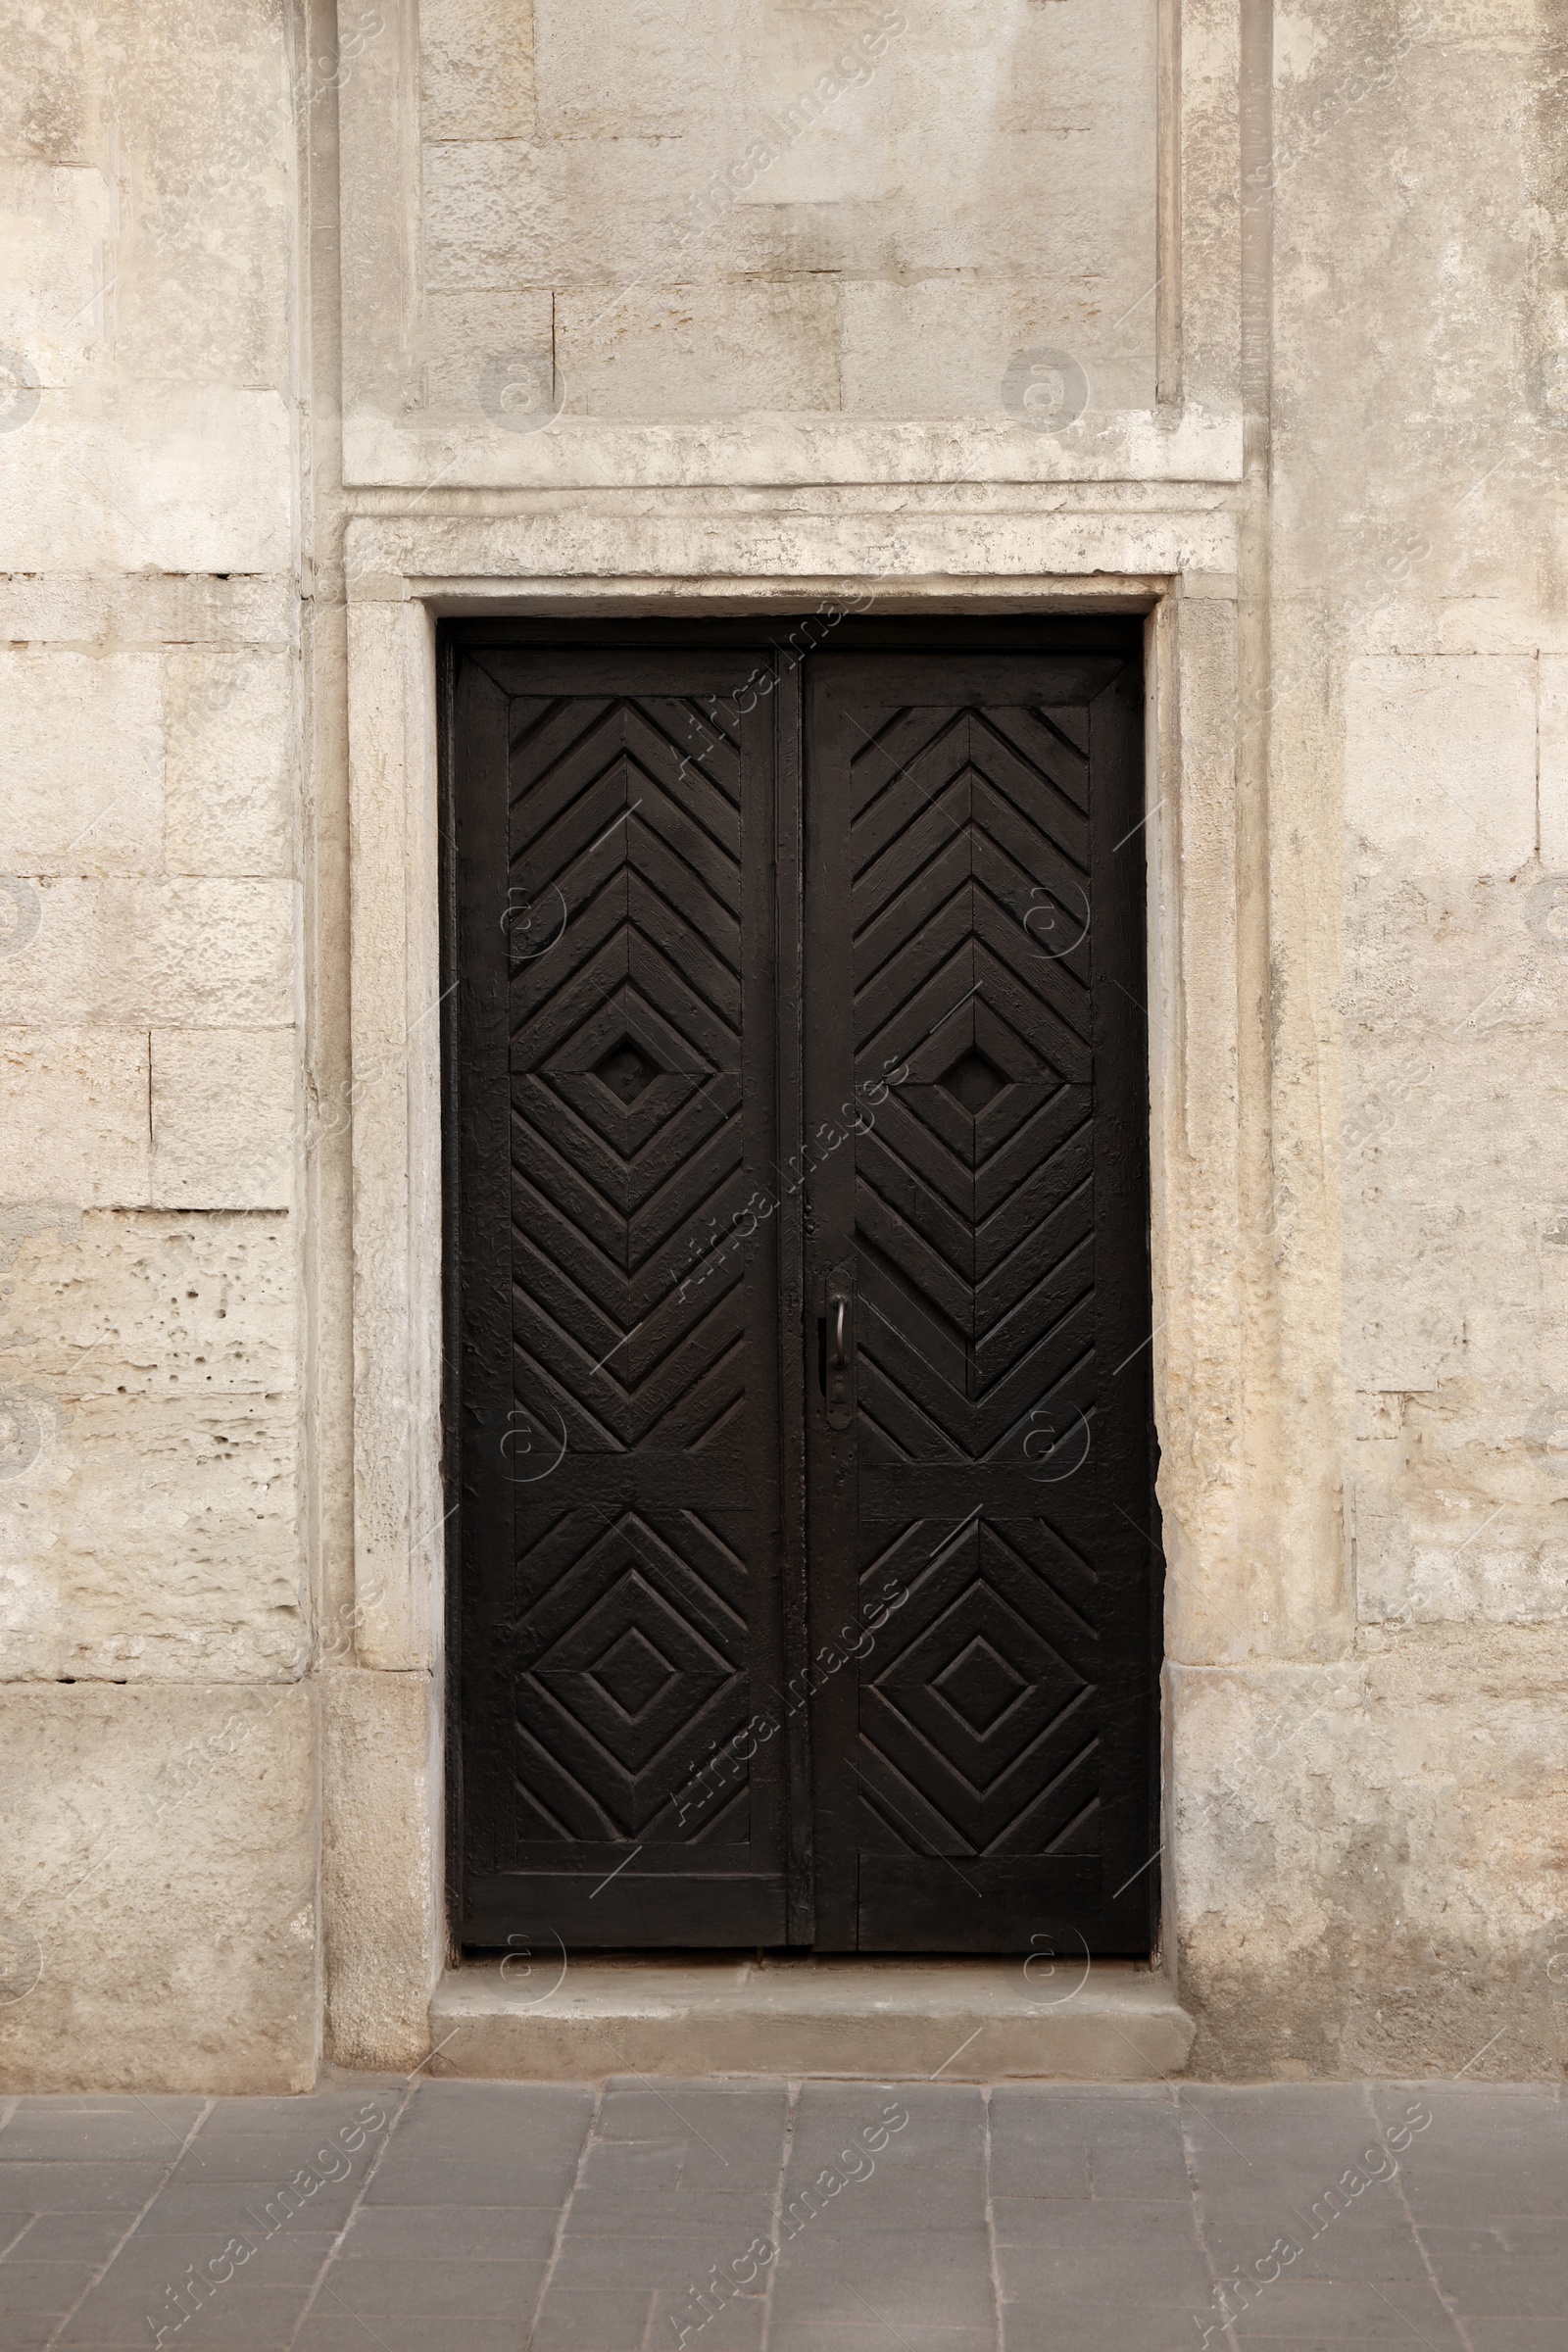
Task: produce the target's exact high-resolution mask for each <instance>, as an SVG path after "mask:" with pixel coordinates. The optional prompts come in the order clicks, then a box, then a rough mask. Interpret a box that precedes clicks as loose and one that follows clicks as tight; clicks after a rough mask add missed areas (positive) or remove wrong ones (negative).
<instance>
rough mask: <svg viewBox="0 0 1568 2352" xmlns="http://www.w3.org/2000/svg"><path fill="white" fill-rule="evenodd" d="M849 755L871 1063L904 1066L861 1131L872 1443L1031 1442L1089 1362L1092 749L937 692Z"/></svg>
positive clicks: (936, 1448)
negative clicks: (938, 706) (935, 700)
mask: <svg viewBox="0 0 1568 2352" xmlns="http://www.w3.org/2000/svg"><path fill="white" fill-rule="evenodd" d="M850 772H851V809H852V815H851V825H850V840H851V848H852V857H853V863H854V886H853V898H852V907H853V912H854V924H855V931H854V960H853V970H854V987H855V1051H856V1060H857V1068H858V1071H862V1072H865V1073H867V1074H869V1073H874V1072H875V1071H877V1070H880V1069H882V1068H884V1067H886V1066H889V1065H890V1063H896V1062H899V1061H903V1062H905V1063H907V1068H908V1077H907V1080H906V1081H905V1082H904V1083H903V1084H902V1085H900V1086H899V1087H897V1088H896V1089H893V1090H891V1091H890V1093H889V1095H888V1099H887V1102H886V1103H885V1105H884V1106H883V1107H882V1109H881V1110H880V1112H879V1114H878V1117H877V1120H876V1124H875V1127H874V1128H873V1129H872V1131H871V1132H870V1133H868V1134H865V1135H862V1136H861V1137H860V1138H859V1139H858V1146H857V1158H856V1217H857V1255H858V1281H859V1294H860V1370H859V1402H860V1409H861V1414H862V1419H863V1422H864V1435H865V1445H866V1448H867V1451H868V1457H869V1458H872V1459H884V1460H908V1461H930V1460H941V1459H945V1458H946V1459H965V1458H968V1459H975V1458H978V1459H986V1458H989V1457H991V1456H993V1455H998V1454H1001V1455H1004V1456H1006V1457H1008V1458H1010V1459H1012V1460H1014V1461H1017V1460H1019V1459H1020V1458H1024V1457H1023V1453H1022V1449H1023V1448H1024V1447H1025V1446H1031V1452H1030V1455H1029V1457H1028V1458H1030V1459H1035V1458H1038V1456H1039V1454H1040V1452H1041V1451H1042V1449H1043V1446H1042V1424H1041V1422H1040V1420H1039V1419H1038V1418H1036V1419H1034V1420H1031V1415H1037V1416H1038V1414H1039V1412H1040V1408H1041V1407H1042V1404H1043V1402H1044V1403H1047V1404H1048V1405H1049V1400H1050V1399H1052V1398H1053V1397H1056V1396H1057V1395H1058V1394H1063V1395H1076V1394H1078V1393H1080V1392H1081V1391H1082V1390H1083V1388H1084V1386H1085V1383H1086V1380H1087V1376H1088V1373H1089V1371H1090V1369H1091V1355H1092V1348H1091V1339H1090V1322H1091V1310H1092V1305H1093V1259H1092V1238H1093V1236H1092V1211H1093V1186H1092V1182H1091V1168H1092V1152H1093V1143H1094V1134H1093V1121H1092V1098H1091V1090H1090V1086H1089V1051H1088V1046H1089V984H1090V962H1089V959H1090V953H1091V938H1090V933H1089V926H1088V921H1087V916H1088V907H1089V899H1088V889H1089V844H1088V817H1087V805H1088V773H1087V760H1085V758H1084V756H1083V754H1082V753H1081V752H1079V751H1078V750H1077V749H1076V747H1075V746H1073V745H1072V744H1071V743H1070V742H1069V741H1067V739H1066V738H1065V737H1064V736H1062V735H1061V734H1060V733H1059V732H1057V731H1056V730H1054V728H1053V727H1051V726H1050V725H1049V723H1048V722H1047V721H1046V720H1045V719H1044V718H1043V717H1041V716H1040V715H1038V714H1036V713H1034V712H1031V711H1027V710H996V709H990V708H988V709H986V710H984V711H977V710H956V711H944V710H935V711H933V710H932V709H930V708H929V707H927V708H924V709H921V710H918V711H899V712H896V713H895V714H894V715H893V716H892V717H891V718H890V719H889V720H888V721H887V722H886V723H885V724H884V725H883V727H882V728H881V729H880V730H879V731H878V732H877V733H876V734H875V735H874V736H871V737H868V738H867V739H866V740H865V741H864V742H862V743H861V744H860V746H859V748H858V751H857V752H856V753H855V754H854V755H853V756H852V760H851V770H850ZM1067 1418H1068V1420H1069V1421H1071V1420H1072V1418H1073V1416H1072V1415H1071V1413H1070V1412H1069V1413H1068V1415H1067ZM1031 1440H1033V1444H1032V1445H1031ZM1044 1443H1045V1444H1047V1445H1049V1444H1050V1443H1051V1440H1049V1439H1047V1440H1045V1441H1044Z"/></svg>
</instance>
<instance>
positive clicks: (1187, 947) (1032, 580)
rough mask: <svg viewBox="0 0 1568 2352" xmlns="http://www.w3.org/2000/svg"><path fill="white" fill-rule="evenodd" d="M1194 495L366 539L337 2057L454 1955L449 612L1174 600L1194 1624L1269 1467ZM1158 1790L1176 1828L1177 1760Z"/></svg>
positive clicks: (1177, 1183)
mask: <svg viewBox="0 0 1568 2352" xmlns="http://www.w3.org/2000/svg"><path fill="white" fill-rule="evenodd" d="M1185 489H1186V497H1185V498H1184V499H1182V500H1180V501H1179V502H1178V499H1177V498H1176V497H1174V496H1173V494H1172V492H1171V490H1170V489H1169V488H1164V487H1162V486H1152V487H1150V488H1146V489H1144V490H1142V491H1141V492H1140V491H1134V490H1131V489H1129V488H1128V487H1124V486H1121V485H1118V486H1117V489H1116V490H1113V491H1112V492H1110V493H1109V495H1108V496H1107V493H1106V491H1105V490H1104V489H1103V488H1097V487H1095V486H1091V485H1081V486H1076V485H1075V486H1073V487H1071V488H1067V489H1063V488H1062V487H1061V486H1059V485H1057V486H1055V487H1054V492H1044V493H1043V491H1042V488H1041V487H1039V486H1034V485H1030V486H1026V487H1021V488H1020V487H1014V488H1012V489H1010V490H1007V489H1004V488H999V487H997V486H992V485H987V486H986V487H985V488H984V489H980V490H978V491H977V490H976V489H975V488H974V487H972V486H968V485H965V486H964V487H962V488H958V487H953V488H948V489H944V488H942V487H940V486H934V487H931V488H928V489H925V490H916V491H914V492H912V493H911V492H909V491H908V490H903V491H892V490H882V489H860V490H854V489H851V490H848V491H837V492H834V491H828V492H821V491H819V492H817V493H816V494H814V496H812V495H808V494H803V493H801V492H793V493H792V492H783V493H774V494H772V496H771V498H769V499H768V500H767V501H766V502H765V506H766V511H760V509H761V508H762V507H763V505H764V502H763V501H762V500H760V499H759V498H758V496H757V494H756V493H752V494H750V495H748V494H746V493H739V494H735V493H731V494H729V495H728V496H725V497H715V495H714V494H713V493H711V492H710V493H707V494H705V495H703V496H702V497H701V499H700V501H699V502H693V501H692V500H690V498H689V496H687V495H683V494H681V493H678V492H673V493H672V492H668V491H666V492H663V493H662V494H658V496H657V506H658V509H659V510H661V511H657V512H655V513H653V514H650V512H649V508H650V505H651V504H652V503H654V502H651V501H650V500H649V498H648V496H647V494H646V493H645V494H643V495H642V496H641V497H639V498H636V499H632V498H628V497H626V496H625V495H624V494H614V493H609V494H607V493H604V492H601V493H599V494H598V495H597V496H589V497H582V498H579V500H578V502H577V503H576V505H575V507H574V508H573V510H571V511H569V512H564V511H562V509H561V507H560V506H559V505H558V504H557V502H556V501H555V500H550V501H549V504H548V507H544V509H543V511H535V512H532V513H528V514H525V515H517V514H511V515H503V516H492V517H483V518H475V517H472V516H453V515H428V516H426V517H420V516H418V515H402V516H396V517H392V516H374V517H370V516H366V517H361V518H360V519H358V520H357V521H355V522H354V523H352V524H351V526H350V529H349V533H348V546H347V580H348V600H349V613H348V670H349V675H348V689H349V739H350V816H351V861H352V871H351V885H350V888H351V910H352V911H351V923H352V939H351V974H352V989H353V1022H352V1036H353V1066H354V1089H355V1092H354V1110H353V1137H352V1150H353V1167H354V1334H355V1346H354V1356H355V1377H354V1433H355V1435H354V1459H355V1555H354V1606H353V1612H352V1619H351V1622H352V1624H353V1626H354V1629H355V1662H354V1665H353V1666H352V1667H351V1668H348V1669H345V1670H342V1671H340V1672H334V1673H333V1674H332V1675H330V1676H329V1677H328V1678H327V1679H328V1683H329V1686H335V1687H336V1688H335V1689H333V1688H330V1687H329V1690H328V1693H327V1740H328V1752H327V1771H326V1776H325V1784H324V1796H323V1803H324V1810H325V1818H324V1822H323V1833H324V1835H323V1850H324V1854H325V1857H326V1860H325V1869H324V1886H323V1897H324V1906H325V1912H326V1918H325V1931H326V1949H327V1966H328V2019H329V2026H328V2032H329V2036H330V2047H331V2049H332V2051H333V2054H334V2055H336V2056H337V2057H338V2058H340V2059H343V2060H346V2061H348V2062H351V2063H362V2064H383V2065H390V2064H414V2063H416V2062H417V2060H418V2059H419V2058H421V2057H422V2056H423V2055H424V2054H425V2052H426V2051H427V2050H428V2048H429V2041H428V2032H427V2025H426V2012H427V2008H428V2002H429V1997H430V1993H431V1990H432V1989H433V1986H434V1985H435V1982H436V1980H437V1978H438V1977H439V1975H440V1972H441V1970H442V1968H443V1967H444V1966H445V1965H446V1964H447V1961H448V1957H449V1955H448V1948H447V1928H446V1892H445V1884H444V1880H445V1861H444V1856H445V1837H444V1822H443V1813H442V1783H443V1771H442V1755H443V1746H444V1740H445V1731H446V1725H445V1706H446V1678H445V1670H444V1655H443V1652H444V1638H443V1637H444V1625H445V1608H446V1596H445V1553H444V1548H443V1543H442V1528H443V1519H444V1512H445V1509H446V1504H445V1499H444V1495H443V1486H442V1462H441V1414H442V1403H443V1369H442V1365H443V1357H442V1334H443V1327H444V1317H445V1302H444V1284H445V1281H446V1278H447V1269H446V1268H445V1266H444V1264H443V1235H442V1149H443V1137H442V1091H441V1067H440V1047H441V1023H440V1015H439V1009H438V1008H439V1004H440V998H441V987H442V983H441V978H440V971H441V962H440V895H439V894H440V858H439V854H438V853H439V830H438V828H439V809H440V801H439V792H438V781H437V726H438V706H437V680H436V661H435V639H436V622H437V620H438V619H440V618H441V617H443V616H445V615H448V614H454V613H554V614H563V613H568V614H575V615H579V616H582V617H590V616H609V615H613V614H624V613H660V614H664V615H674V614H692V615H696V614H713V613H732V612H736V611H750V612H768V611H773V612H779V613H800V612H801V611H803V610H810V609H812V608H814V607H817V606H824V607H828V608H834V607H838V608H842V607H845V606H847V605H849V604H851V603H852V602H853V601H855V600H862V601H861V608H860V609H862V610H863V609H865V606H864V602H863V600H865V599H870V600H871V609H873V610H876V611H880V612H885V613H894V612H900V613H976V612H980V613H983V612H987V611H991V612H1002V611H1007V612H1031V613H1039V612H1056V613H1083V612H1123V613H1125V612H1128V611H1133V612H1142V613H1145V614H1146V615H1147V619H1146V644H1145V663H1146V696H1147V726H1146V741H1147V769H1148V774H1147V794H1146V801H1145V807H1146V809H1147V810H1149V811H1150V812H1151V814H1150V816H1149V818H1148V820H1147V821H1146V823H1145V826H1144V838H1145V842H1146V845H1147V847H1146V860H1147V872H1148V885H1149V918H1148V943H1149V990H1150V993H1149V998H1148V1008H1149V1012H1150V1038H1151V1066H1150V1073H1149V1075H1150V1099H1151V1116H1152V1133H1151V1179H1152V1254H1153V1284H1154V1300H1155V1308H1154V1326H1155V1332H1154V1341H1153V1358H1154V1364H1153V1370H1154V1398H1155V1422H1156V1428H1157V1431H1158V1436H1159V1442H1160V1447H1161V1455H1162V1464H1163V1467H1162V1470H1161V1476H1160V1497H1161V1504H1162V1508H1163V1512H1164V1526H1163V1543H1164V1550H1165V1558H1166V1622H1167V1629H1171V1628H1172V1627H1173V1625H1174V1623H1175V1622H1176V1621H1178V1620H1179V1619H1180V1617H1181V1615H1182V1612H1183V1603H1184V1599H1187V1598H1196V1596H1197V1588H1198V1585H1199V1583H1200V1582H1201V1579H1202V1578H1203V1576H1204V1575H1205V1572H1206V1573H1207V1574H1210V1575H1211V1574H1213V1573H1214V1572H1215V1570H1216V1569H1222V1566H1223V1563H1222V1561H1221V1560H1220V1559H1218V1558H1217V1557H1216V1551H1215V1546H1216V1544H1222V1543H1223V1541H1224V1532H1223V1531H1224V1527H1225V1526H1226V1525H1228V1513H1226V1514H1224V1515H1223V1516H1222V1517H1221V1518H1219V1519H1216V1518H1215V1517H1214V1496H1215V1494H1216V1491H1218V1492H1220V1493H1222V1494H1223V1493H1226V1492H1228V1493H1230V1494H1231V1495H1233V1496H1234V1494H1235V1492H1236V1490H1237V1489H1238V1488H1239V1487H1240V1485H1241V1483H1242V1481H1241V1462H1240V1435H1239V1433H1240V1430H1241V1426H1242V1413H1241V1327H1242V1323H1243V1320H1244V1317H1243V1312H1242V1296H1241V1292H1242V1282H1243V1276H1244V1272H1245V1268H1244V1262H1243V1254H1242V1251H1241V1249H1240V1246H1239V1245H1240V1236H1241V1198H1240V1192H1241V1176H1242V1167H1241V1138H1240V1134H1239V1118H1238V1088H1237V1073H1238V991H1237V977H1238V906H1237V897H1238V894H1237V864H1236V851H1237V779H1238V757H1239V747H1240V741H1241V728H1240V724H1239V704H1238V694H1237V667H1238V632H1237V605H1236V593H1237V592H1236V568H1237V530H1238V517H1237V515H1236V512H1235V505H1236V491H1235V489H1234V488H1233V487H1232V486H1231V485H1229V484H1226V485H1223V486H1222V485H1219V484H1213V485H1204V486H1203V487H1202V488H1201V489H1195V487H1194V486H1193V485H1190V484H1189V485H1186V486H1185ZM1227 1448H1228V1449H1229V1458H1227V1457H1226V1449H1227ZM1173 1647H1174V1644H1173V1642H1171V1640H1170V1639H1169V1638H1167V1642H1166V1651H1167V1656H1168V1655H1169V1654H1170V1652H1171V1650H1172V1648H1173ZM1166 1688H1167V1690H1168V1673H1167V1682H1166ZM1168 1713H1169V1709H1168V1704H1167V1708H1166V1715H1167V1723H1166V1739H1165V1752H1166V1755H1167V1758H1168V1755H1169V1746H1170V1740H1169V1723H1168ZM1162 1777H1163V1779H1164V1781H1165V1783H1166V1786H1164V1787H1163V1788H1162V1790H1161V1803H1162V1818H1164V1819H1169V1817H1170V1815H1169V1807H1170V1802H1171V1793H1172V1792H1171V1789H1170V1788H1169V1786H1168V1782H1169V1770H1168V1764H1167V1770H1166V1772H1165V1774H1164V1775H1163V1776H1162ZM1169 1862H1170V1857H1169V1854H1168V1853H1167V1854H1166V1856H1165V1857H1164V1865H1163V1870H1164V1888H1163V1916H1164V1917H1165V1918H1166V1919H1171V1918H1172V1917H1173V1913H1174V1901H1175V1889H1174V1887H1173V1885H1172V1881H1171V1873H1170V1867H1169ZM1158 1866H1159V1865H1156V1867H1158Z"/></svg>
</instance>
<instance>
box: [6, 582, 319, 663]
mask: <svg viewBox="0 0 1568 2352" xmlns="http://www.w3.org/2000/svg"><path fill="white" fill-rule="evenodd" d="M298 609H299V606H298V598H297V595H296V593H295V590H294V585H293V583H292V581H291V580H289V579H287V578H285V577H283V576H281V575H279V574H276V573H273V574H271V575H270V576H269V575H266V574H263V575H261V576H259V577H257V578H254V579H251V578H240V579H232V580H225V579H217V578H213V577H210V576H207V577H196V578H192V577H189V576H188V575H185V574H178V575H174V574H154V575H153V576H152V577H151V578H149V577H148V576H147V575H146V574H145V573H131V574H127V573H123V572H122V573H116V572H97V573H91V572H70V571H58V572H50V573H48V574H47V575H45V576H42V577H38V576H29V577H16V576H13V577H11V578H9V579H7V578H0V643H3V642H4V641H5V640H6V639H7V638H10V639H13V640H25V639H29V638H31V639H36V640H41V641H44V642H48V641H49V640H51V639H54V640H58V641H61V642H63V643H66V644H80V645H90V646H95V647H100V648H101V649H102V650H109V647H110V645H111V644H112V641H114V640H116V639H118V640H120V641H122V642H123V643H125V644H131V645H135V644H141V645H147V646H158V645H228V646H242V645H258V646H260V645H275V646H286V645H289V644H290V643H291V642H292V641H293V638H294V635H295V622H296V617H297V613H298Z"/></svg>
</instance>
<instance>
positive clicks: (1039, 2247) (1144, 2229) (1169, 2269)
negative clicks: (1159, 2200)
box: [994, 2197, 1212, 2341]
mask: <svg viewBox="0 0 1568 2352" xmlns="http://www.w3.org/2000/svg"><path fill="white" fill-rule="evenodd" d="M994 2215H995V2224H996V2234H997V2268H998V2271H999V2272H1000V2274H1001V2278H1002V2284H1003V2288H1004V2291H1005V2294H1006V2295H1007V2296H1008V2297H1009V2298H1010V2299H1011V2300H1013V2301H1020V2302H1054V2301H1055V2300H1057V2299H1061V2300H1064V2301H1066V2302H1067V2303H1069V2304H1072V2305H1074V2306H1077V2305H1080V2304H1084V2305H1092V2304H1094V2303H1095V2302H1096V2301H1097V2300H1098V2299H1099V2298H1100V2297H1101V2296H1103V2295H1105V2294H1111V2295H1126V2296H1128V2297H1130V2298H1131V2299H1132V2300H1133V2301H1134V2302H1135V2303H1136V2304H1137V2305H1138V2306H1139V2307H1140V2308H1142V2307H1143V2305H1145V2304H1151V2305H1160V2304H1168V2305H1176V2304H1180V2305H1182V2306H1183V2307H1184V2308H1186V2309H1187V2310H1188V2311H1199V2310H1207V2309H1208V2307H1209V2289H1210V2286H1211V2284H1212V2278H1211V2276H1210V2272H1209V2267H1208V2264H1207V2262H1206V2260H1205V2259H1204V2256H1203V2252H1202V2249H1201V2246H1200V2244H1199V2241H1198V2231H1197V2228H1196V2226H1195V2223H1194V2220H1193V2215H1192V2212H1191V2209H1190V2208H1184V2207H1181V2206H1178V2205H1172V2204H1141V2203H1138V2202H1136V2201H1135V2200H1134V2199H1132V2198H1119V2199H1114V2200H1112V2199H1106V2200H1105V2201H1104V2202H1103V2203H1096V2202H1094V2201H1091V2202H1089V2203H1087V2204H1079V2203H1065V2204H1051V2203H1049V2202H1048V2201H1046V2200H1045V2199H1043V2198H1022V2197H998V2198H997V2199H996V2200H995V2204H994ZM1197 2332H1198V2331H1197V2330H1195V2331H1194V2340H1195V2341H1196V2336H1197Z"/></svg>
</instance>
